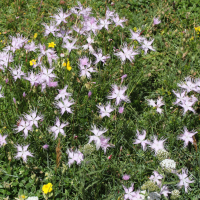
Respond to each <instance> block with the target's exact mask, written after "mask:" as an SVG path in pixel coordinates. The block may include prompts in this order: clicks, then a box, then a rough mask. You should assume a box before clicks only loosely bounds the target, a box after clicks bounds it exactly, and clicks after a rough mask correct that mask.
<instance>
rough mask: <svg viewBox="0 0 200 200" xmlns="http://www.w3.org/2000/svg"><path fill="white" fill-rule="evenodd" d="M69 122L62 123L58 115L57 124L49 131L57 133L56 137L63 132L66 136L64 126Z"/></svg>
mask: <svg viewBox="0 0 200 200" xmlns="http://www.w3.org/2000/svg"><path fill="white" fill-rule="evenodd" d="M68 124H69V123H68V122H67V123H60V120H59V118H58V117H56V123H55V126H52V127H50V128H49V132H52V133H53V134H54V135H55V139H56V138H57V137H58V134H59V133H61V134H62V135H63V136H65V135H66V134H65V132H64V130H63V128H64V127H65V126H67V125H68Z"/></svg>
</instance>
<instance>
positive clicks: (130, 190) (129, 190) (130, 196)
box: [122, 183, 135, 200]
mask: <svg viewBox="0 0 200 200" xmlns="http://www.w3.org/2000/svg"><path fill="white" fill-rule="evenodd" d="M122 186H123V188H124V190H125V193H126V194H125V195H124V200H126V199H130V200H132V199H133V197H134V196H135V192H133V190H134V183H132V185H131V187H130V188H126V187H125V186H124V185H122Z"/></svg>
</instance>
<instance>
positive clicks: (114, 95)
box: [107, 85, 130, 105]
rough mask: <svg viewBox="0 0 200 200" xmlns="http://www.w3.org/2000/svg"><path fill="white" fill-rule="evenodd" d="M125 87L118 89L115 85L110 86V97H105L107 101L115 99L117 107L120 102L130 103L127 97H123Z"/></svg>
mask: <svg viewBox="0 0 200 200" xmlns="http://www.w3.org/2000/svg"><path fill="white" fill-rule="evenodd" d="M126 90H127V87H126V86H121V87H118V86H117V85H112V92H111V94H110V95H108V96H107V98H108V99H116V102H115V104H116V105H119V104H120V103H121V101H125V102H127V103H129V102H130V100H129V98H128V96H126V95H124V93H125V92H126Z"/></svg>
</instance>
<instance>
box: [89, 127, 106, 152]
mask: <svg viewBox="0 0 200 200" xmlns="http://www.w3.org/2000/svg"><path fill="white" fill-rule="evenodd" d="M92 128H93V129H92V130H90V131H91V132H92V133H94V136H89V138H90V139H89V142H88V143H89V144H90V143H91V142H92V141H94V142H95V143H96V149H97V150H99V148H100V147H101V139H100V138H101V136H103V135H102V134H103V133H105V132H106V131H107V129H98V128H97V127H96V126H95V125H94V126H92Z"/></svg>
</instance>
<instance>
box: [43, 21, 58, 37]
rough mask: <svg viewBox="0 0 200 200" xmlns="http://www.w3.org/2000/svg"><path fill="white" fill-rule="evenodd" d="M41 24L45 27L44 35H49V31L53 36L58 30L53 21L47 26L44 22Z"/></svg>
mask: <svg viewBox="0 0 200 200" xmlns="http://www.w3.org/2000/svg"><path fill="white" fill-rule="evenodd" d="M42 25H43V26H44V27H45V33H44V35H45V36H47V35H49V33H52V34H53V36H55V32H56V31H59V29H58V28H57V27H56V24H55V22H54V21H51V22H50V25H49V26H48V25H47V24H45V23H42Z"/></svg>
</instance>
